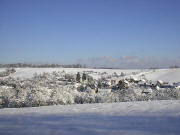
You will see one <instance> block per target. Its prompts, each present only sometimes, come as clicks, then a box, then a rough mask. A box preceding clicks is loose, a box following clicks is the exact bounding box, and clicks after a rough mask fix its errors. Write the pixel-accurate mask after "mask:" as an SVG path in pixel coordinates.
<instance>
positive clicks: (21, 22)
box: [0, 0, 180, 68]
mask: <svg viewBox="0 0 180 135" xmlns="http://www.w3.org/2000/svg"><path fill="white" fill-rule="evenodd" d="M179 7H180V0H0V63H16V62H26V63H58V64H71V63H77V62H79V63H85V64H87V65H93V66H96V64H97V65H98V64H99V66H104V65H106V66H114V67H125V68H131V67H146V66H147V65H148V64H149V63H151V64H152V67H153V66H162V67H163V66H167V65H168V66H169V65H172V64H173V63H174V62H175V63H174V64H177V65H178V64H179V66H180V53H179V50H180V8H179ZM123 64H124V65H123ZM148 66H151V65H148Z"/></svg>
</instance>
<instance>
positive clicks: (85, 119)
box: [0, 100, 180, 135]
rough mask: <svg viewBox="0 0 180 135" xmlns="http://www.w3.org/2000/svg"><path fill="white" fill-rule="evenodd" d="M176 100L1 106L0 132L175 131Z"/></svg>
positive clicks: (139, 134)
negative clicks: (24, 106) (18, 106)
mask: <svg viewBox="0 0 180 135" xmlns="http://www.w3.org/2000/svg"><path fill="white" fill-rule="evenodd" d="M179 126H180V100H173V101H171V100H166V101H149V102H146V101H143V102H121V103H110V104H107V103H103V104H83V105H66V106H64V105H58V106H44V107H33V108H5V109H2V110H1V111H0V134H2V135H12V134H13V135H15V134H16V135H24V134H26V135H32V134H33V135H40V134H43V135H84V134H86V135H110V134H113V135H120V134H123V135H170V134H171V135H179V133H180V129H179Z"/></svg>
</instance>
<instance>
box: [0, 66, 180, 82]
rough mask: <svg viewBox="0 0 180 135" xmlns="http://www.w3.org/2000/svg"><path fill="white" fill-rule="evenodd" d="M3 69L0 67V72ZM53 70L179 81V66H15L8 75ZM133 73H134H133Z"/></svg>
mask: <svg viewBox="0 0 180 135" xmlns="http://www.w3.org/2000/svg"><path fill="white" fill-rule="evenodd" d="M4 70H5V69H3V68H0V72H2V71H4ZM53 71H57V72H58V71H60V72H61V71H65V72H67V73H74V74H75V73H77V72H83V71H94V72H100V73H103V72H107V73H108V74H112V73H114V72H116V73H117V74H121V73H122V72H123V73H124V74H126V75H127V76H131V77H136V78H139V77H140V76H141V75H142V74H144V75H145V77H146V78H147V79H148V80H152V81H157V80H163V81H166V82H180V68H177V69H146V70H141V69H137V70H129V69H128V70H127V69H124V70H121V69H86V68H16V73H14V74H12V75H10V76H12V77H22V78H31V77H33V74H35V73H37V74H41V73H43V72H49V73H50V72H53ZM134 73H135V74H134ZM92 76H93V77H94V78H99V75H97V74H94V73H93V74H92Z"/></svg>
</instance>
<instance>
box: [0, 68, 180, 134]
mask: <svg viewBox="0 0 180 135" xmlns="http://www.w3.org/2000/svg"><path fill="white" fill-rule="evenodd" d="M78 72H79V74H80V77H81V78H79V79H80V80H79V81H78V80H77V74H78ZM0 73H1V75H2V77H1V78H0V79H1V80H0V82H1V83H0V92H1V93H0V94H1V95H0V106H1V109H0V134H2V135H10V134H18V135H19V134H22V135H23V134H47V135H50V134H53V135H54V134H55V135H56V134H57V135H59V134H62V135H63V134H64V135H66V134H67V135H69V134H131V135H134V134H135V135H136V134H137V135H139V134H142V135H144V134H147V135H151V134H157V135H159V134H167V135H169V134H172V135H176V134H177V135H178V134H179V133H180V130H179V126H180V100H179V99H180V89H179V86H180V85H179V82H180V69H178V68H177V69H144V70H119V69H78V68H69V69H68V68H16V69H5V68H2V69H0ZM3 74H5V75H4V76H3ZM83 75H86V77H85V78H84V80H83ZM73 79H74V80H73ZM122 80H123V81H122ZM120 82H121V83H120ZM100 84H101V85H100ZM96 89H98V91H95V90H96ZM49 105H50V106H49Z"/></svg>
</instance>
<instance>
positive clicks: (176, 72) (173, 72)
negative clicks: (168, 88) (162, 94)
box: [145, 68, 180, 83]
mask: <svg viewBox="0 0 180 135" xmlns="http://www.w3.org/2000/svg"><path fill="white" fill-rule="evenodd" d="M145 76H146V78H147V79H148V80H153V81H158V80H162V81H164V82H170V83H173V82H180V68H177V69H158V70H156V71H155V72H152V73H150V74H146V75H145Z"/></svg>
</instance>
